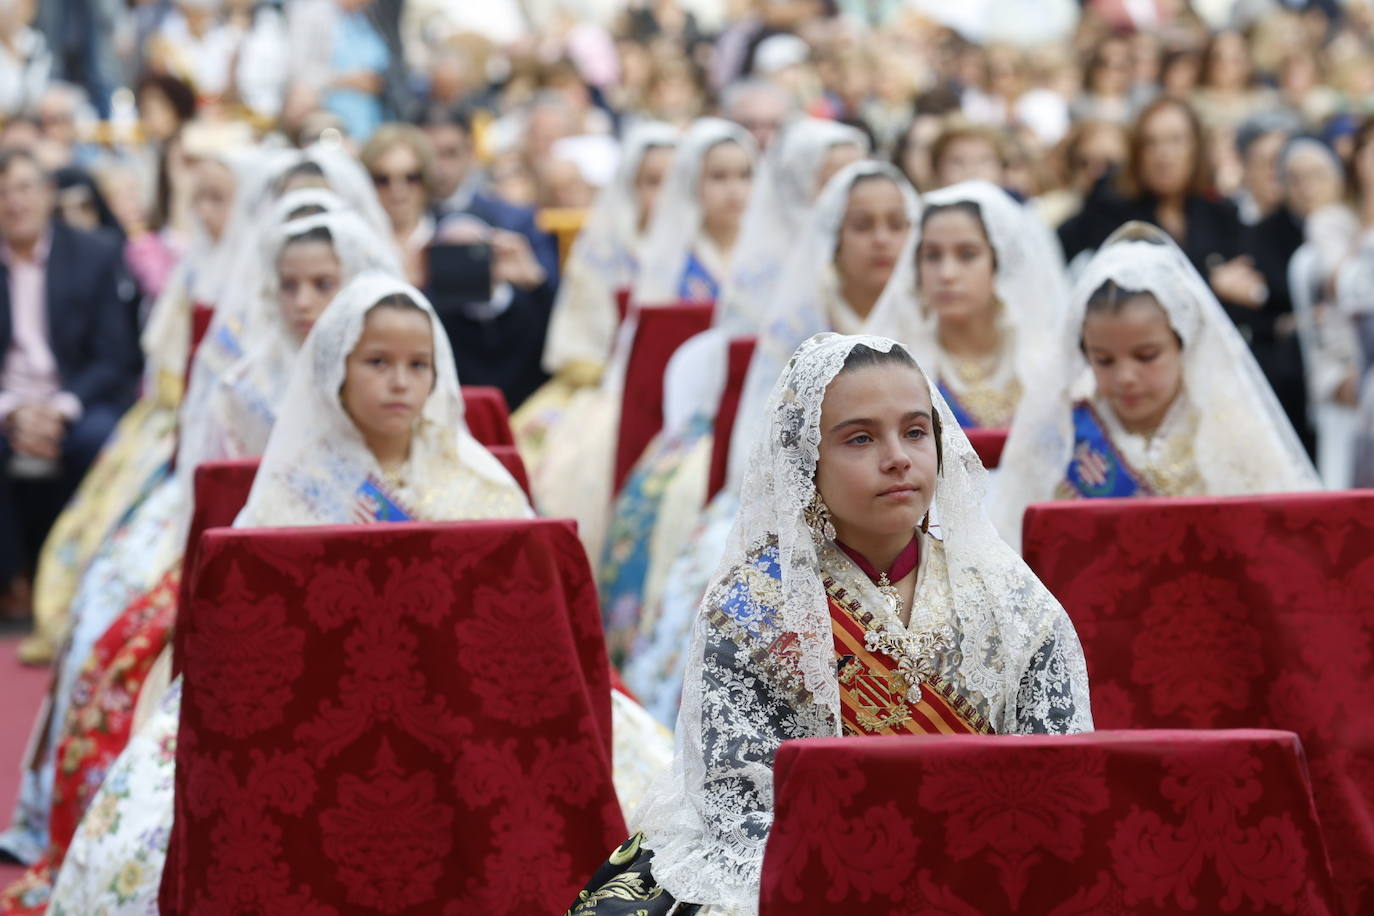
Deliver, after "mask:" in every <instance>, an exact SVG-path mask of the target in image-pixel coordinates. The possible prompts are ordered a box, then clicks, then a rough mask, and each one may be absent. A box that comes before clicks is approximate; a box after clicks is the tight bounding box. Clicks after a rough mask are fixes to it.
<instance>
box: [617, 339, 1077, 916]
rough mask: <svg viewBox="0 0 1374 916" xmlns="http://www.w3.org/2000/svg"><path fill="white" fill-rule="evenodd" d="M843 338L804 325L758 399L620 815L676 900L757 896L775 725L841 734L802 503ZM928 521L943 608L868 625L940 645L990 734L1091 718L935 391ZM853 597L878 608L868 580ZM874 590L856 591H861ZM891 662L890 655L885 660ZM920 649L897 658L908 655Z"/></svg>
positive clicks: (846, 343) (823, 552)
mask: <svg viewBox="0 0 1374 916" xmlns="http://www.w3.org/2000/svg"><path fill="white" fill-rule="evenodd" d="M859 344H862V345H864V346H867V347H869V348H871V349H874V350H878V351H881V352H887V351H889V350H891V349H892V347H894V346H896V344H895V342H893V341H891V340H888V339H886V338H879V337H846V336H842V335H838V334H819V335H817V336H815V337H812V338H811V339H809V340H807V341H806V342H805V343H804V344H802V346H801V347H800V349H798V350H797V352H796V354H795V355H794V356H793V358H792V360H791V361H790V362H789V363H788V364H787V367H786V368H785V369H784V371H783V372H782V375H781V377H780V378H779V379H778V382H777V386H776V387H775V388H774V390H773V394H772V396H771V397H770V398H769V401H768V408H767V411H766V414H765V423H766V428H767V436H766V437H765V438H764V439H763V440H762V441H760V442H759V443H758V444H757V445H756V447H755V449H754V451H753V454H752V455H751V458H750V462H749V470H748V473H747V475H746V477H745V481H744V486H743V488H742V490H741V494H742V503H741V507H740V513H739V516H738V518H737V519H736V522H735V526H734V529H733V530H732V532H731V535H730V543H729V547H728V549H727V550H726V554H725V559H724V561H723V562H722V564H721V566H720V572H719V573H718V574H717V576H716V579H715V582H714V584H713V586H712V588H711V589H710V590H709V591H708V592H707V596H706V598H705V600H704V601H703V603H702V608H701V612H700V613H699V614H698V616H697V620H696V624H695V626H694V631H693V635H692V643H691V650H690V652H689V655H688V668H687V674H686V679H685V683H684V686H683V700H682V710H681V712H680V714H679V717H678V725H677V748H676V754H675V757H674V761H673V768H672V770H671V772H670V773H669V774H667V775H665V776H664V777H663V778H662V779H661V780H660V781H659V782H658V783H657V784H656V785H655V787H654V789H653V790H652V791H651V792H650V795H649V797H648V798H647V799H646V801H645V803H644V805H643V807H642V808H641V809H640V810H639V812H637V814H636V816H635V818H633V819H632V820H634V821H635V822H636V823H635V824H634V826H635V827H636V828H637V829H641V830H643V831H644V833H645V837H646V840H645V843H646V845H647V846H648V847H650V848H651V849H653V851H654V861H653V872H654V877H655V878H656V879H657V880H658V882H659V883H660V884H662V885H663V887H664V888H666V889H667V890H668V892H669V893H671V894H672V895H673V896H674V897H675V898H677V899H678V900H681V901H687V902H691V903H709V904H719V905H721V906H724V907H726V908H728V909H730V911H732V912H737V913H753V912H756V910H757V906H758V888H759V875H760V868H761V865H762V861H763V850H764V845H765V843H766V841H767V838H768V831H769V829H770V827H771V825H772V820H773V791H772V786H773V779H772V777H773V773H772V764H773V757H774V754H775V753H776V751H777V748H778V746H779V745H780V744H781V743H782V742H783V741H785V740H788V739H790V738H801V737H821V736H830V737H836V736H839V735H840V734H841V724H840V723H841V719H840V711H839V703H840V690H839V684H838V681H837V679H836V670H835V648H834V639H833V635H832V629H831V618H830V610H829V606H828V602H827V598H826V591H825V586H824V585H823V583H822V578H821V567H822V558H824V562H825V563H826V564H827V565H829V564H832V563H835V562H843V561H841V560H839V559H837V558H838V557H840V556H842V555H841V554H840V552H839V551H838V549H836V548H835V547H834V545H833V542H826V543H825V544H824V545H822V546H821V547H819V548H818V547H817V546H816V543H815V541H814V540H813V536H812V533H811V530H810V529H809V528H808V526H807V523H806V520H805V517H804V509H805V507H806V506H807V505H808V504H809V503H810V502H811V500H812V497H813V495H814V494H815V484H814V479H815V474H816V465H817V461H818V458H819V442H820V438H821V432H820V415H821V406H822V402H823V400H824V398H825V392H826V389H827V388H828V387H829V385H830V383H831V381H832V380H833V379H834V378H835V376H836V375H837V374H838V373H839V372H840V371H841V369H842V367H843V366H844V363H845V360H846V359H847V358H848V357H849V354H850V352H851V351H852V350H853V348H854V347H855V346H857V345H859ZM930 397H931V402H932V404H933V406H934V408H935V410H936V411H937V413H938V415H939V418H940V421H941V425H942V438H941V444H942V452H943V462H942V470H941V472H940V476H939V478H938V481H937V484H936V490H935V496H934V503H933V507H932V511H931V517H932V519H933V520H934V524H936V525H937V526H938V528H939V531H940V538H941V540H942V542H943V550H944V554H945V559H946V566H947V568H948V585H949V589H950V595H951V599H952V600H951V603H950V607H951V608H952V616H951V617H948V618H947V619H937V618H938V617H939V616H943V615H936V614H919V613H916V612H919V611H921V610H922V609H921V608H919V607H918V608H916V609H914V611H913V618H912V622H911V624H910V625H909V626H907V627H902V626H901V624H900V622H899V621H898V620H897V619H896V618H895V616H894V617H892V619H891V620H890V621H888V622H886V623H884V624H883V630H884V632H886V633H890V634H891V636H892V638H893V641H894V642H896V643H897V644H898V645H901V646H907V647H910V648H909V649H903V650H902V651H901V654H902V655H903V657H904V658H906V657H909V656H910V654H911V652H912V651H913V650H915V649H916V647H917V646H918V645H920V644H922V643H926V644H928V642H929V640H927V639H923V637H932V638H940V639H943V640H945V642H946V644H947V645H949V646H951V647H952V651H951V652H950V653H948V654H946V655H945V656H943V658H944V659H945V660H946V661H947V663H950V670H949V671H947V672H942V675H943V676H944V677H946V679H948V680H949V681H950V682H951V683H952V684H953V685H954V687H955V689H956V690H957V691H958V693H959V694H960V695H961V696H963V697H964V698H966V699H968V701H969V702H970V703H971V704H972V705H973V706H974V707H975V708H976V709H978V710H979V711H980V712H982V713H983V714H984V715H986V717H987V719H988V721H989V722H990V724H991V725H992V727H993V729H994V730H995V731H997V732H999V733H1002V734H1012V733H1021V732H1030V731H1057V732H1077V731H1084V730H1088V729H1090V728H1091V727H1092V719H1091V712H1090V707H1089V701H1088V686H1087V670H1086V666H1085V664H1084V661H1083V652H1082V648H1081V647H1080V645H1079V642H1078V637H1077V634H1076V633H1075V632H1074V629H1073V625H1072V624H1071V623H1070V621H1069V619H1068V616H1067V615H1066V614H1065V613H1064V611H1063V609H1062V608H1061V607H1060V606H1059V603H1058V602H1057V601H1055V599H1054V597H1053V596H1052V595H1051V594H1050V593H1049V592H1048V591H1047V590H1046V589H1045V587H1044V586H1043V585H1042V584H1041V583H1040V581H1039V580H1038V579H1037V578H1036V577H1035V575H1034V574H1033V573H1031V571H1030V570H1029V569H1028V568H1027V567H1026V565H1025V563H1024V562H1023V561H1022V560H1021V559H1020V558H1019V557H1018V556H1016V554H1015V553H1014V552H1013V551H1012V550H1011V548H1009V547H1008V546H1007V545H1006V544H1005V543H1004V542H1003V541H1002V540H1001V539H1000V538H999V537H998V536H997V532H996V531H995V530H994V529H993V526H992V524H991V522H989V521H988V519H987V518H986V516H985V515H984V513H983V508H982V506H983V499H984V487H985V482H986V472H985V471H984V470H983V465H982V463H981V462H980V461H979V460H978V456H977V454H976V453H975V452H974V451H973V448H972V446H971V445H970V444H969V441H968V439H967V438H966V437H965V435H964V433H963V432H962V431H961V430H960V429H959V426H958V424H957V423H956V422H955V420H954V416H953V414H952V413H951V412H950V410H949V407H948V405H946V404H945V402H944V400H943V399H942V398H941V397H940V394H939V392H938V391H937V390H936V389H935V387H934V386H933V385H932V386H930ZM856 579H857V580H858V581H859V582H860V583H861V584H860V586H859V587H860V588H863V589H865V592H864V594H861V595H860V596H859V598H860V600H861V601H862V602H863V603H864V606H865V607H875V608H882V607H884V604H883V599H882V598H881V597H879V596H878V595H877V593H876V587H873V586H871V583H868V582H867V579H866V577H862V576H859V577H856ZM870 587H872V588H874V589H875V590H874V592H873V593H872V594H869V593H868V592H867V591H866V590H867V589H868V588H870ZM904 658H903V659H898V661H899V663H900V662H902V661H903V660H904ZM915 661H919V659H913V662H915Z"/></svg>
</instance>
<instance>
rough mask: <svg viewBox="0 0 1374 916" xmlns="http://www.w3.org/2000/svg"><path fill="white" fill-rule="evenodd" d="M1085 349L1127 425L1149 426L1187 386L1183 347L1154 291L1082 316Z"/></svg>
mask: <svg viewBox="0 0 1374 916" xmlns="http://www.w3.org/2000/svg"><path fill="white" fill-rule="evenodd" d="M1083 352H1084V354H1085V355H1086V356H1087V358H1088V364H1089V365H1091V366H1092V370H1093V378H1094V380H1095V381H1096V382H1097V391H1098V393H1099V394H1100V395H1102V397H1104V398H1105V399H1106V401H1107V403H1108V405H1110V407H1111V409H1112V412H1113V413H1115V414H1116V416H1117V419H1119V420H1120V421H1121V423H1122V425H1124V426H1125V427H1126V428H1127V429H1131V430H1135V431H1141V432H1150V431H1153V430H1155V429H1158V428H1159V424H1160V423H1161V422H1162V421H1163V420H1164V415H1165V414H1166V413H1167V412H1168V410H1169V407H1170V406H1171V405H1172V404H1173V403H1174V399H1175V398H1176V397H1178V393H1179V390H1180V389H1181V388H1182V386H1183V347H1182V346H1181V345H1180V344H1179V342H1178V336H1177V335H1176V334H1175V333H1174V329H1173V328H1172V327H1171V326H1170V325H1169V317H1168V316H1167V315H1166V314H1165V313H1164V309H1162V308H1160V307H1159V304H1158V303H1157V302H1156V301H1155V299H1154V297H1153V296H1150V295H1143V296H1136V297H1135V298H1134V299H1131V300H1130V301H1128V302H1127V303H1126V304H1125V305H1123V306H1122V307H1121V308H1120V309H1119V310H1117V311H1115V312H1092V313H1090V314H1089V315H1088V317H1087V318H1086V319H1084V321H1083Z"/></svg>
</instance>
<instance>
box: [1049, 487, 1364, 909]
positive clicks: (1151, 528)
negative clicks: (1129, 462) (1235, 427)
mask: <svg viewBox="0 0 1374 916" xmlns="http://www.w3.org/2000/svg"><path fill="white" fill-rule="evenodd" d="M1023 543H1024V548H1025V556H1026V561H1027V562H1028V563H1029V564H1030V566H1031V568H1032V569H1034V570H1035V572H1036V573H1037V574H1038V575H1039V576H1040V578H1041V579H1042V580H1043V581H1044V582H1045V584H1046V585H1047V586H1049V588H1050V590H1051V591H1052V592H1054V594H1055V595H1056V596H1057V597H1058V598H1059V600H1060V601H1061V602H1063V604H1064V607H1065V608H1066V609H1067V610H1068V612H1069V616H1070V617H1072V618H1073V621H1074V624H1075V626H1076V627H1077V629H1078V635H1079V638H1080V639H1081V640H1082V642H1083V650H1084V652H1085V653H1086V655H1087V660H1088V674H1089V677H1090V679H1091V682H1092V698H1093V716H1094V718H1095V720H1096V724H1097V727H1098V728H1279V729H1284V730H1288V731H1293V732H1296V733H1297V734H1298V735H1299V737H1301V738H1302V743H1303V747H1304V748H1305V749H1306V752H1307V755H1308V758H1309V760H1310V764H1311V771H1312V782H1313V791H1314V796H1315V798H1316V802H1317V811H1318V813H1319V814H1320V816H1321V822H1322V826H1323V829H1324V832H1325V835H1326V845H1327V847H1328V848H1329V849H1330V851H1331V859H1332V869H1333V872H1334V875H1335V879H1336V886H1337V888H1338V890H1339V892H1340V895H1341V901H1342V904H1343V905H1344V907H1345V910H1346V912H1349V913H1374V550H1371V545H1374V492H1368V491H1363V492H1362V491H1347V492H1333V493H1314V494H1301V495H1284V496H1266V497H1253V498H1238V499H1180V500H1163V499H1161V500H1106V499H1093V500H1082V501H1073V502H1060V503H1046V504H1044V505H1038V506H1032V507H1031V508H1030V509H1029V510H1028V511H1027V513H1026V518H1025V526H1024V541H1023Z"/></svg>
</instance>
